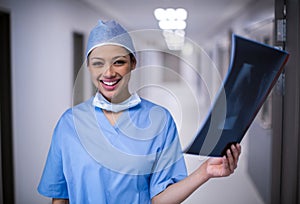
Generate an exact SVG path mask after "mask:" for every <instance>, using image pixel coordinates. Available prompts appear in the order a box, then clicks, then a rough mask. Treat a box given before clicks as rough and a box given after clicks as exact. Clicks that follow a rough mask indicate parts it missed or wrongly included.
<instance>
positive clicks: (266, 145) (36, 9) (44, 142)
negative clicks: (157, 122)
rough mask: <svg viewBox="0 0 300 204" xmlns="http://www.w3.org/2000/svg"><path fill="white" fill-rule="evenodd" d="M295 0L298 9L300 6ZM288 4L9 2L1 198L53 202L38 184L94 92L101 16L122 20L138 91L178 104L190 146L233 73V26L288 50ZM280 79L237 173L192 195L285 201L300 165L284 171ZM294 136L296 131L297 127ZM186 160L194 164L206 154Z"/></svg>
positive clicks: (212, 201)
mask: <svg viewBox="0 0 300 204" xmlns="http://www.w3.org/2000/svg"><path fill="white" fill-rule="evenodd" d="M290 2H292V3H294V4H296V5H297V6H298V7H297V9H298V10H297V11H298V12H297V16H299V4H298V3H297V1H290ZM288 8H290V7H288ZM284 9H286V7H285V6H284V1H279V0H276V1H275V0H210V1H204V0H126V1H121V0H51V1H47V0H0V13H1V19H0V22H1V25H0V26H1V28H0V29H1V32H2V34H1V40H2V41H1V42H2V47H1V55H2V56H3V58H4V61H3V63H2V65H3V68H1V69H2V70H6V71H3V72H1V75H2V76H1V80H2V82H1V83H2V86H1V104H2V105H1V121H4V122H1V138H2V139H1V143H2V144H1V147H2V149H1V154H2V155H1V159H2V160H1V175H2V176H1V178H0V179H1V182H0V184H1V185H0V188H1V192H0V193H1V194H0V197H1V200H0V203H9V204H11V203H12V204H13V203H18V204H27V203H32V204H35V203H36V204H37V203H38V204H42V203H45V204H48V203H51V199H49V198H45V197H43V196H41V195H39V194H38V193H37V190H36V188H37V185H38V183H39V179H40V177H41V174H42V170H43V167H44V164H45V161H46V156H47V153H48V149H49V146H50V142H51V137H52V132H53V129H54V127H55V125H56V122H57V121H58V119H59V117H60V116H61V115H62V113H63V112H64V111H65V110H66V109H68V108H70V107H71V106H72V105H73V104H77V103H79V102H81V101H83V100H85V99H87V98H89V97H91V96H92V95H93V94H94V92H95V90H94V88H93V86H92V84H91V82H90V79H89V74H88V73H87V70H86V68H85V66H84V61H85V58H84V53H85V46H86V41H87V38H88V34H89V31H90V30H91V29H92V28H93V27H94V26H95V25H96V24H97V21H98V19H102V20H109V19H114V20H116V21H118V22H119V23H121V24H122V25H123V26H124V27H125V28H126V29H127V30H128V31H130V32H131V34H132V36H133V38H134V42H135V45H136V49H137V53H138V55H137V56H138V68H137V69H136V70H135V71H134V72H133V74H132V80H131V82H132V83H131V90H132V91H137V92H138V93H140V94H141V95H142V96H143V97H145V98H147V99H149V100H152V101H154V102H156V103H158V104H161V105H163V106H165V107H166V108H168V109H169V110H170V112H171V113H172V115H173V117H174V118H175V121H176V124H177V126H178V130H179V134H180V140H181V143H182V146H183V148H184V147H185V146H187V145H188V144H189V142H191V139H192V138H193V137H194V135H195V134H196V132H197V129H198V128H199V125H200V124H201V122H202V121H203V118H204V117H205V116H206V114H207V111H208V109H209V107H210V105H211V101H212V100H213V97H214V95H215V93H216V91H217V90H218V88H219V85H220V83H221V81H222V79H223V78H224V77H225V76H226V73H227V69H228V66H229V63H230V55H231V36H232V34H233V33H235V34H238V35H241V36H244V37H247V38H250V39H253V40H256V41H260V42H263V43H266V44H270V45H276V46H279V47H281V48H285V40H286V39H285V38H286V33H285V32H284V31H285V30H284V28H285V27H284V26H285V23H286V21H283V20H282V21H280V19H284V18H285V16H286V14H285V13H284ZM291 9H292V8H291ZM166 16H167V17H166ZM164 18H169V20H170V19H173V21H172V22H173V24H167V23H166V22H165V21H164ZM278 19H279V20H278ZM296 19H298V18H296ZM291 22H292V23H293V25H296V21H294V20H291ZM293 25H292V24H290V26H293ZM298 27H299V26H298ZM298 27H297V28H296V30H297V29H298ZM278 29H281V30H280V31H278ZM5 31H6V33H5ZM281 31H282V32H283V33H281ZM3 33H4V34H3ZM291 44H292V43H291ZM291 49H292V46H291ZM1 59H2V58H1ZM5 60H6V61H5ZM4 66H5V67H8V68H7V69H5V68H4ZM297 73H298V72H297ZM297 76H298V75H297ZM281 79H282V78H281ZM295 80H296V82H297V84H299V80H298V78H297V79H295ZM280 83H282V81H280V82H279V84H278V85H277V86H276V87H277V88H276V90H274V91H273V93H272V95H271V96H269V98H268V99H267V101H266V103H265V104H264V105H263V107H262V109H261V111H260V112H259V113H258V115H257V117H256V119H255V121H254V122H253V124H252V125H251V127H250V129H249V131H248V132H247V134H246V136H245V138H244V140H243V141H242V146H243V152H242V156H241V160H240V163H239V167H238V169H237V170H236V172H235V174H234V175H232V176H230V177H227V178H220V179H213V180H210V181H209V182H208V183H206V184H205V185H204V186H202V187H201V188H199V189H198V190H197V191H196V192H195V193H194V194H193V195H192V196H191V197H189V198H188V199H187V200H186V201H185V202H184V203H186V204H196V203H208V204H217V203H225V204H227V203H228V204H229V203H230V204H241V203H243V204H269V203H276V202H278V203H284V202H280V199H278V198H279V197H280V193H278V192H280V189H282V188H283V187H284V186H283V185H282V180H280V179H281V176H283V175H285V174H288V172H289V173H292V174H293V175H294V173H295V172H294V171H297V169H298V167H299V165H297V164H295V165H296V166H297V168H295V170H292V171H291V172H290V171H287V172H283V170H282V165H283V163H284V159H282V158H283V157H284V156H283V154H282V152H283V150H282V148H283V147H282V146H281V145H280V144H281V143H280V141H281V139H282V135H284V134H287V133H285V132H284V131H282V130H283V129H285V128H286V127H285V126H284V123H282V120H283V119H282V114H284V107H285V106H284V105H283V101H282V96H283V92H282V89H281V87H282V84H280ZM291 83H293V81H291ZM3 84H4V85H3ZM5 84H6V85H5ZM297 90H299V89H296V91H297ZM299 93H300V92H299ZM299 93H298V95H299ZM288 94H289V93H288ZM290 94H291V95H292V94H293V93H290ZM274 95H275V96H274ZM298 95H296V96H298ZM292 105H295V103H292ZM296 105H297V104H296ZM274 107H275V108H276V109H274ZM298 113H299V112H297V114H296V115H297V116H299V114H298ZM287 118H289V117H287ZM289 119H290V120H292V121H294V122H295V123H297V121H299V120H298V117H297V120H293V119H292V118H289ZM274 124H275V126H274ZM277 124H280V125H277ZM298 124H299V123H298ZM278 128H279V130H278ZM288 129H289V128H288ZM5 130H7V131H6V132H5ZM276 134H280V135H279V136H278V135H276ZM291 135H292V136H293V138H296V136H297V132H296V133H295V134H294V133H293V134H291ZM274 138H275V140H274ZM292 141H294V142H295V143H296V144H298V143H297V142H298V140H292V139H291V140H289V143H293V142H292ZM279 143H280V144H279ZM276 145H277V146H276ZM293 150H298V146H297V147H295V148H294V149H293ZM274 152H275V153H274ZM276 152H277V153H276ZM278 155H279V156H278ZM296 155H297V154H296ZM286 156H287V155H286ZM297 158H298V157H296V158H293V159H296V160H297ZM185 159H186V163H187V167H188V171H189V172H192V171H193V170H194V169H195V168H197V167H198V166H199V165H200V164H201V163H202V162H203V161H204V160H205V159H206V157H203V156H191V155H185ZM296 160H293V161H296ZM277 167H278V168H277ZM291 168H292V166H291ZM282 172H283V173H282ZM297 175H298V174H297ZM294 178H296V175H295V177H294ZM295 182H297V181H295ZM295 186H298V184H295ZM292 188H293V187H292ZM297 189H298V188H295V189H294V188H293V191H292V195H295V194H297ZM282 197H285V196H282ZM287 199H288V198H287ZM298 201H299V200H298ZM286 203H289V202H286ZM290 203H293V202H290Z"/></svg>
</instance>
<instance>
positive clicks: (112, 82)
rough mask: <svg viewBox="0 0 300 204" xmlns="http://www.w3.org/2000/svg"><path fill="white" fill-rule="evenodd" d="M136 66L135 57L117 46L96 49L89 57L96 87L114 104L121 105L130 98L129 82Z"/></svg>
mask: <svg viewBox="0 0 300 204" xmlns="http://www.w3.org/2000/svg"><path fill="white" fill-rule="evenodd" d="M135 65H136V62H135V59H134V57H131V56H130V54H129V52H128V51H127V50H126V49H125V48H123V47H121V46H117V45H103V46H100V47H96V48H95V49H93V50H92V51H91V53H90V55H89V57H88V68H89V71H90V73H91V77H92V81H93V83H94V85H95V86H96V87H97V88H98V91H99V92H100V93H101V94H102V95H103V96H104V97H105V98H106V99H107V100H108V101H110V102H112V103H120V102H122V101H124V100H126V99H127V98H128V97H129V96H130V93H129V90H128V82H129V79H130V72H131V70H133V69H134V68H135Z"/></svg>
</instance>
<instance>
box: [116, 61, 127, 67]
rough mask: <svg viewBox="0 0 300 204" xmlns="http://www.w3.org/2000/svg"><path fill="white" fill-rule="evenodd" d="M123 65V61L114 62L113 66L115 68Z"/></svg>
mask: <svg viewBox="0 0 300 204" xmlns="http://www.w3.org/2000/svg"><path fill="white" fill-rule="evenodd" d="M124 64H126V61H125V60H116V61H115V62H114V65H116V66H122V65H124Z"/></svg>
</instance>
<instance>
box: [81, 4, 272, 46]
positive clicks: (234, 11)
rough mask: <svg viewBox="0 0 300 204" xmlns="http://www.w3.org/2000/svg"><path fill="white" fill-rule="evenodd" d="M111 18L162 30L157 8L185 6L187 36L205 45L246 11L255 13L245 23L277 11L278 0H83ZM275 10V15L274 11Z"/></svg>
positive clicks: (135, 26) (133, 27)
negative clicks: (275, 2)
mask: <svg viewBox="0 0 300 204" xmlns="http://www.w3.org/2000/svg"><path fill="white" fill-rule="evenodd" d="M82 1H84V2H86V3H88V4H90V6H91V7H93V8H94V9H96V10H97V11H99V12H101V13H102V14H103V13H104V14H105V16H107V18H112V19H115V20H117V21H118V22H120V23H121V24H122V25H124V27H126V28H127V29H128V30H130V31H134V30H141V29H158V28H159V27H158V23H157V21H156V19H155V17H154V15H153V11H154V9H156V8H158V7H161V8H169V7H171V8H175V9H176V8H185V9H186V10H187V11H188V17H187V20H186V22H187V28H186V37H188V38H190V39H191V40H193V41H195V42H197V43H199V44H201V43H203V44H204V42H206V41H207V39H210V38H212V37H213V36H215V35H217V34H218V33H220V32H222V31H223V30H225V29H227V30H228V26H230V24H231V23H232V22H233V21H238V20H239V18H240V17H242V16H243V14H244V13H245V10H249V9H252V10H253V12H251V13H253V16H249V17H246V18H245V17H244V18H241V20H242V21H243V22H240V23H241V24H247V23H251V21H257V18H258V17H259V16H262V17H261V18H266V17H264V16H270V15H272V13H273V1H274V0H82ZM270 13H271V14H270ZM255 17H256V18H255Z"/></svg>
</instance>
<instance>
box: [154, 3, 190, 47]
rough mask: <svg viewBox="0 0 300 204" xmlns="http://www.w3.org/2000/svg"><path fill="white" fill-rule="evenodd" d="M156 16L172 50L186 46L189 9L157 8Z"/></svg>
mask: <svg viewBox="0 0 300 204" xmlns="http://www.w3.org/2000/svg"><path fill="white" fill-rule="evenodd" d="M154 16H155V18H156V19H157V20H158V25H159V28H160V29H162V30H163V35H164V38H165V41H166V43H167V46H168V48H169V49H170V50H180V49H181V48H182V47H183V46H184V39H185V31H184V29H185V28H186V19H187V11H186V10H185V9H183V8H177V9H174V8H167V9H163V8H157V9H155V10H154Z"/></svg>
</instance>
